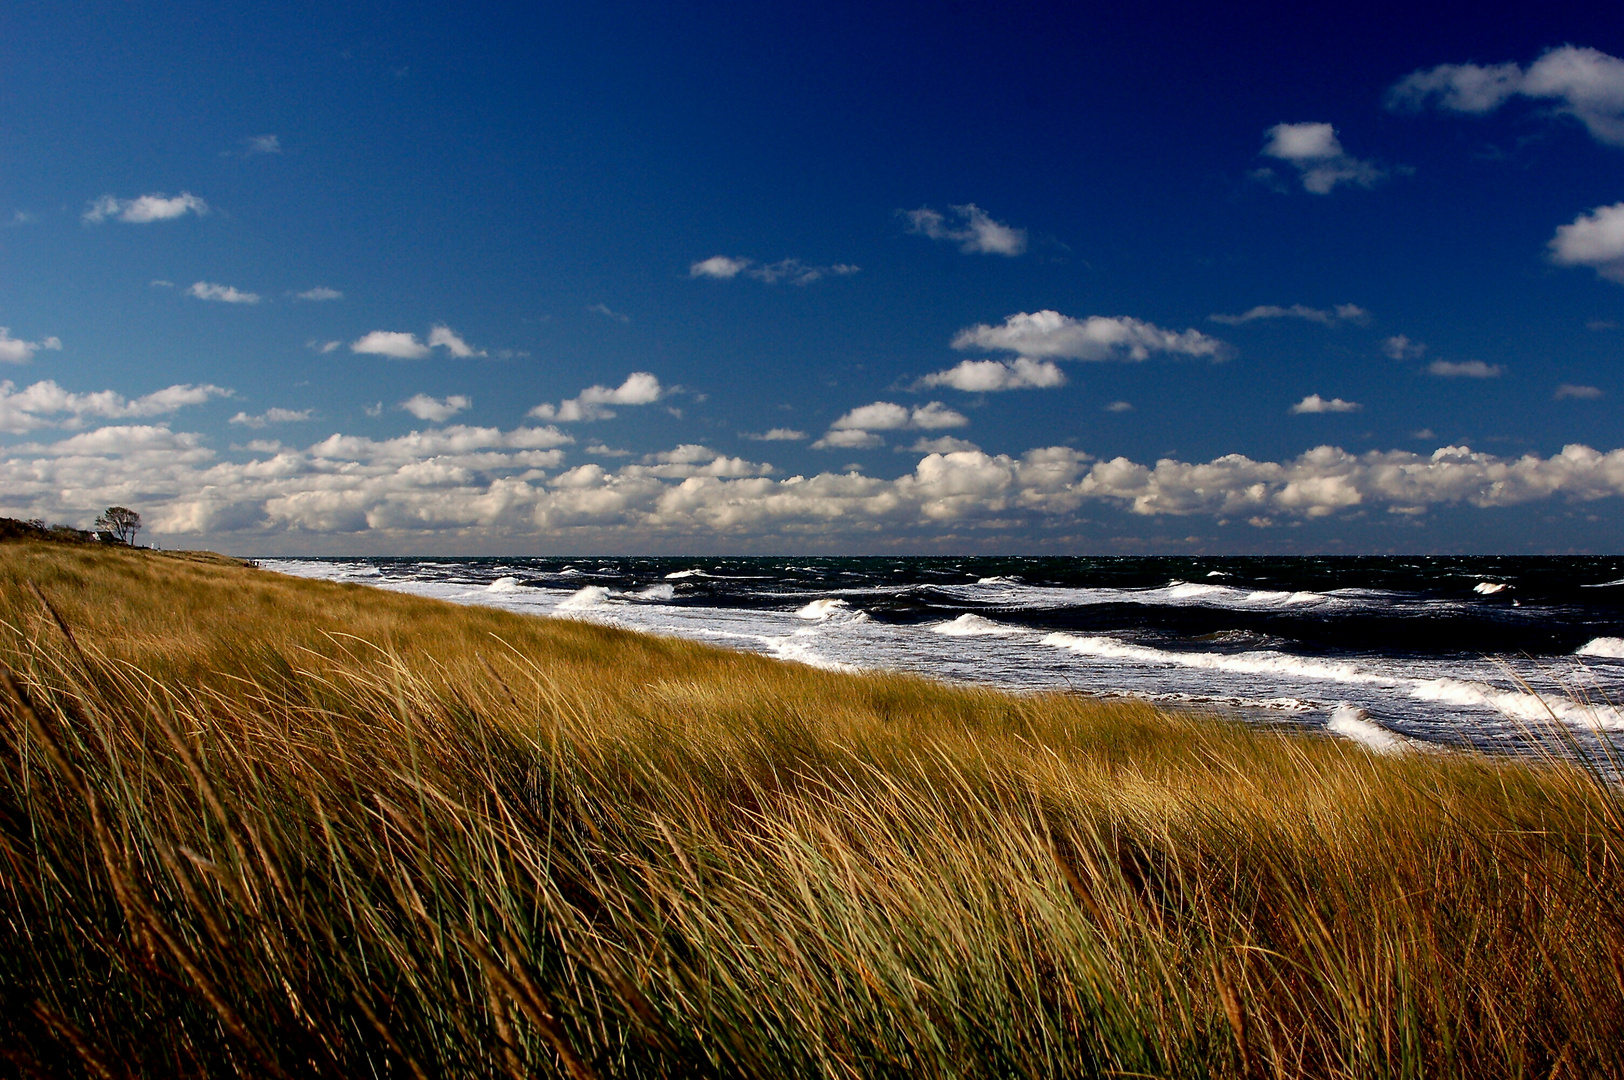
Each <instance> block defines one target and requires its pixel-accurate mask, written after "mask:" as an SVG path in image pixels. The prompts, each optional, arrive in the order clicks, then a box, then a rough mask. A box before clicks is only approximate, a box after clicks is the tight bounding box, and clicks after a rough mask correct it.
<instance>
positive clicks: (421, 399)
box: [400, 394, 473, 424]
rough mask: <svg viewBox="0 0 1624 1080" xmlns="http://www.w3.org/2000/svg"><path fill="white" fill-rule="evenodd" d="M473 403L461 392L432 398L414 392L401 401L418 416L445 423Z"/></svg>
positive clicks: (433, 421)
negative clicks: (445, 396)
mask: <svg viewBox="0 0 1624 1080" xmlns="http://www.w3.org/2000/svg"><path fill="white" fill-rule="evenodd" d="M471 405H473V401H472V400H470V399H469V398H466V397H464V396H463V395H461V394H452V395H451V396H450V397H447V398H443V399H442V398H431V397H429V396H428V395H427V394H414V395H412V396H411V397H409V398H407V399H406V400H405V401H403V402H401V403H400V407H401V408H402V409H405V410H406V411H407V412H409V413H411V414H412V415H413V416H415V417H417V418H418V419H419V420H427V421H429V422H430V423H434V424H443V423H445V422H446V421H447V420H449V419H451V418H452V417H453V416H456V415H457V414H458V413H460V412H462V411H463V410H464V409H466V408H468V407H470V406H471Z"/></svg>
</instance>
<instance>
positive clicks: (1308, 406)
mask: <svg viewBox="0 0 1624 1080" xmlns="http://www.w3.org/2000/svg"><path fill="white" fill-rule="evenodd" d="M1362 408H1364V406H1363V405H1360V404H1358V403H1356V402H1352V401H1343V400H1342V399H1341V398H1339V397H1335V398H1331V399H1330V400H1329V401H1327V400H1326V399H1325V398H1322V397H1320V396H1319V395H1318V394H1309V395H1308V396H1307V397H1305V398H1303V399H1302V400H1301V401H1299V402H1298V403H1297V404H1295V405H1293V406H1292V407H1291V412H1292V415H1294V416H1300V415H1302V414H1305V413H1335V412H1358V411H1359V410H1360V409H1362Z"/></svg>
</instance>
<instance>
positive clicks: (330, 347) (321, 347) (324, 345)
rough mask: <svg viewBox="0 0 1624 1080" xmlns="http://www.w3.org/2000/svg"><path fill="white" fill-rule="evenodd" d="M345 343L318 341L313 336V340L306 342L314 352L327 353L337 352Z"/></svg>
mask: <svg viewBox="0 0 1624 1080" xmlns="http://www.w3.org/2000/svg"><path fill="white" fill-rule="evenodd" d="M343 344H344V343H343V342H342V341H317V340H315V339H314V338H312V339H311V340H309V341H307V342H305V348H307V349H309V350H311V351H312V352H319V353H322V354H324V355H325V354H326V353H330V352H336V351H337V350H338V348H339V346H341V345H343Z"/></svg>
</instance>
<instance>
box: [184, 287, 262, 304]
mask: <svg viewBox="0 0 1624 1080" xmlns="http://www.w3.org/2000/svg"><path fill="white" fill-rule="evenodd" d="M186 295H187V296H194V297H196V298H197V299H199V300H218V301H219V302H220V303H222V304H257V303H259V293H251V292H243V291H242V290H241V289H238V288H235V287H233V286H231V285H216V284H214V283H213V282H208V281H198V282H194V283H193V284H192V286H191V288H189V289H187V290H186Z"/></svg>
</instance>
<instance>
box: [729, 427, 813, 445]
mask: <svg viewBox="0 0 1624 1080" xmlns="http://www.w3.org/2000/svg"><path fill="white" fill-rule="evenodd" d="M739 436H740V437H741V438H745V439H753V440H755V441H756V442H800V441H801V440H802V439H804V438H806V432H804V431H796V430H795V429H794V428H787V427H775V428H772V429H770V430H767V431H763V432H761V433H760V434H759V435H758V434H755V433H753V432H749V431H741V432H739Z"/></svg>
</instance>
